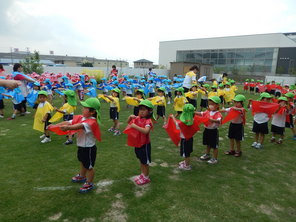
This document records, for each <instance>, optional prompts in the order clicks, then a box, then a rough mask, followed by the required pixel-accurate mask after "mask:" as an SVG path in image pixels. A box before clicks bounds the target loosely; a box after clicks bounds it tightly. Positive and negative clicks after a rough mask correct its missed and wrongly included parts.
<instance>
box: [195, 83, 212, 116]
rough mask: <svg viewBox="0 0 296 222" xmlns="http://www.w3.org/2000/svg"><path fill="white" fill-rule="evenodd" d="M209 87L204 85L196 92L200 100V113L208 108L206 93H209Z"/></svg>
mask: <svg viewBox="0 0 296 222" xmlns="http://www.w3.org/2000/svg"><path fill="white" fill-rule="evenodd" d="M209 88H210V85H209V84H204V85H203V87H202V88H200V89H199V90H198V93H200V94H201V99H200V111H202V109H203V108H205V109H207V108H208V91H209Z"/></svg>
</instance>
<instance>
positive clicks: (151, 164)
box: [149, 162, 157, 167]
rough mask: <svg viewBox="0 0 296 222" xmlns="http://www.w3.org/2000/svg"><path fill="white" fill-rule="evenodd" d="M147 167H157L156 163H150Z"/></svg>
mask: <svg viewBox="0 0 296 222" xmlns="http://www.w3.org/2000/svg"><path fill="white" fill-rule="evenodd" d="M149 166H151V167H155V166H157V163H155V162H151V163H149Z"/></svg>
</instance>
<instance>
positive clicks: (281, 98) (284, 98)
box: [278, 96, 288, 102]
mask: <svg viewBox="0 0 296 222" xmlns="http://www.w3.org/2000/svg"><path fill="white" fill-rule="evenodd" d="M278 101H286V102H288V99H287V97H284V96H281V97H279V98H278Z"/></svg>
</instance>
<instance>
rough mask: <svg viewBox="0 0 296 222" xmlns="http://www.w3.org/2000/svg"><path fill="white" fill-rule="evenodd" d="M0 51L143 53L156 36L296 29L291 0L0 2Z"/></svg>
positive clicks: (155, 45)
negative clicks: (11, 49) (12, 49)
mask: <svg viewBox="0 0 296 222" xmlns="http://www.w3.org/2000/svg"><path fill="white" fill-rule="evenodd" d="M0 21H1V23H0V24H1V25H0V52H9V51H10V48H18V49H19V50H20V51H26V50H27V48H29V50H30V51H31V52H33V51H34V50H37V51H39V52H40V53H41V54H49V51H51V50H52V51H54V54H55V55H72V56H88V57H96V58H100V59H105V58H108V59H121V60H126V61H128V62H130V65H132V64H131V63H132V62H133V61H135V60H138V59H142V58H144V59H148V60H150V61H153V62H154V64H158V55H159V42H160V41H169V40H179V39H196V38H209V37H220V36H235V35H249V34H262V33H279V32H296V1H295V0H248V1H245V0H224V1H223V0H222V1H221V0H203V1H200V0H183V1H173V0H149V1H141V0H125V1H124V0H105V1H102V0H84V1H81V0H1V3H0Z"/></svg>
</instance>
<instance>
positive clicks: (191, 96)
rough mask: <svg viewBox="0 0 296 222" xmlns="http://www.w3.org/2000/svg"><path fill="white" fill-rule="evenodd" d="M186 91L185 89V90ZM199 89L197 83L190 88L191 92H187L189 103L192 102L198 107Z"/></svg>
mask: <svg viewBox="0 0 296 222" xmlns="http://www.w3.org/2000/svg"><path fill="white" fill-rule="evenodd" d="M184 91H185V90H184ZM198 92H199V91H197V85H195V84H194V85H192V87H191V88H190V90H189V92H186V93H185V96H186V99H187V100H188V103H190V104H192V105H193V106H194V108H196V106H197V95H198Z"/></svg>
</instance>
